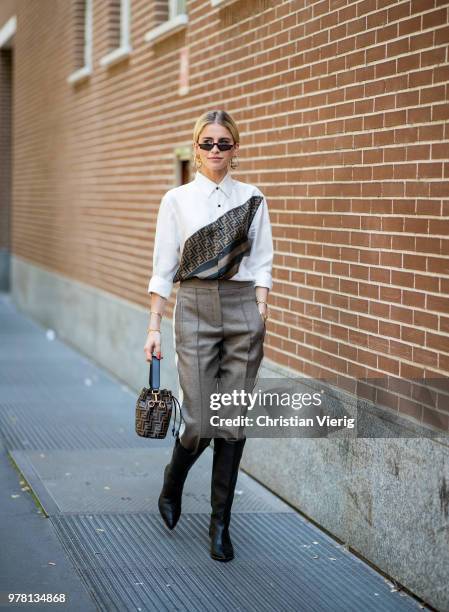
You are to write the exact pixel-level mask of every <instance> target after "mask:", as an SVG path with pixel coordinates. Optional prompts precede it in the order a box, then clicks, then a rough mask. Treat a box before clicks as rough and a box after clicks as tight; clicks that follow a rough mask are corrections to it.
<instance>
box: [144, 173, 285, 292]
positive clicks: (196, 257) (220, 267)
mask: <svg viewBox="0 0 449 612" xmlns="http://www.w3.org/2000/svg"><path fill="white" fill-rule="evenodd" d="M272 265H273V240H272V233H271V224H270V218H269V214H268V206H267V202H266V198H265V196H264V195H263V193H262V192H261V191H260V190H259V189H258V188H257V187H255V186H254V185H250V184H248V183H243V182H241V181H237V180H235V179H233V178H232V177H231V175H230V173H229V172H228V173H227V174H226V176H225V177H224V178H223V179H222V181H221V182H220V183H219V184H217V183H215V182H214V181H212V180H210V179H209V178H207V176H205V175H204V174H203V173H202V172H199V171H197V172H196V173H195V178H194V179H193V180H192V181H190V183H187V184H185V185H180V186H179V187H174V188H172V189H170V190H169V191H167V193H166V194H165V195H164V196H163V198H162V201H161V204H160V207H159V213H158V217H157V223H156V235H155V242H154V252H153V274H152V276H151V279H150V282H149V285H148V293H152V292H154V293H158V294H159V295H161V296H162V297H164V298H168V297H169V296H170V294H171V291H172V288H173V283H175V282H177V281H181V280H185V279H187V278H193V277H197V278H203V279H206V280H207V279H218V278H229V279H232V280H236V281H248V280H252V281H254V286H259V287H268V289H271V288H272V286H273V281H272V276H271V270H272Z"/></svg>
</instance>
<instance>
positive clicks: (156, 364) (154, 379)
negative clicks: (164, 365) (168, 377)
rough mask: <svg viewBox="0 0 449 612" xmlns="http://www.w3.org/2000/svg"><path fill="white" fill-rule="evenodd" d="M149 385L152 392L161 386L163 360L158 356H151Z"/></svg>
mask: <svg viewBox="0 0 449 612" xmlns="http://www.w3.org/2000/svg"><path fill="white" fill-rule="evenodd" d="M148 384H149V385H150V389H151V390H155V389H156V390H157V389H159V387H160V385H161V360H160V359H158V358H157V357H156V355H152V356H151V362H150V374H149V377H148Z"/></svg>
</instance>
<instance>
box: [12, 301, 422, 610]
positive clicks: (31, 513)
mask: <svg viewBox="0 0 449 612" xmlns="http://www.w3.org/2000/svg"><path fill="white" fill-rule="evenodd" d="M145 384H146V381H142V386H143V385H145ZM136 399H137V390H130V389H128V388H127V387H126V386H124V385H122V384H121V383H120V382H118V381H116V380H115V379H113V378H112V377H111V376H110V375H109V374H108V373H107V372H105V371H104V370H102V369H101V368H99V367H98V366H97V365H95V364H94V363H93V362H92V361H90V360H89V359H86V358H85V357H83V356H82V355H80V354H79V353H78V352H76V351H75V350H73V349H72V348H71V347H69V346H68V345H66V344H64V343H62V342H61V341H59V340H58V338H57V337H55V336H54V333H53V332H51V330H46V329H44V328H42V327H41V326H39V325H38V324H36V323H34V322H33V321H31V320H30V319H29V318H27V317H26V316H24V315H23V314H22V313H20V312H18V311H17V310H16V308H15V306H14V305H13V304H12V302H11V299H10V297H9V295H8V294H2V295H1V297H0V486H1V490H2V498H3V502H2V504H1V505H0V515H1V518H2V521H1V525H0V542H1V549H0V555H1V559H0V607H2V606H3V607H5V608H6V609H9V608H10V609H16V607H23V608H25V607H29V606H30V605H33V607H36V608H40V609H48V610H57V609H64V610H74V611H75V610H80V611H81V610H82V611H83V612H89V611H90V610H105V611H108V612H109V611H118V612H122V611H124V610H145V611H146V610H155V611H156V610H157V611H158V612H160V611H162V610H167V611H170V612H171V611H173V610H185V611H189V612H190V611H193V610H195V611H196V610H198V611H209V610H214V611H215V610H216V611H218V610H220V611H221V610H223V611H226V612H227V611H229V610H233V609H234V610H243V611H253V610H254V611H255V610H258V611H270V612H272V611H273V612H274V611H276V612H284V611H285V612H288V611H292V612H293V611H295V612H298V611H303V610H304V611H306V612H309V611H314V612H324V611H326V612H331V611H332V612H336V611H337V612H338V611H340V610H341V611H342V612H343V611H344V612H349V611H357V612H359V611H360V610H363V611H364V612H365V611H366V612H368V611H373V612H374V611H376V612H378V611H379V610H382V612H388V611H392V612H393V611H394V612H401V611H408V610H419V609H422V608H423V607H425V606H423V604H422V603H419V602H418V601H417V600H415V599H414V598H412V597H410V596H409V595H407V594H405V593H404V592H403V591H402V590H401V589H400V588H395V586H394V585H393V584H392V582H390V581H389V580H387V579H386V578H384V577H383V576H382V575H381V574H379V573H377V572H376V571H374V570H373V569H372V568H371V567H370V566H369V565H367V564H366V563H364V562H363V561H361V560H360V559H359V558H358V557H356V556H355V555H353V554H351V553H350V552H349V551H348V550H347V549H346V548H345V547H344V546H341V545H340V544H338V543H337V542H335V541H334V540H333V539H332V538H330V537H329V536H327V535H326V534H325V533H323V532H322V531H321V530H320V529H318V528H317V527H316V526H314V525H313V524H312V523H310V522H308V521H307V520H305V519H304V518H303V517H302V516H301V515H300V514H298V513H297V512H295V511H294V510H293V509H292V508H291V507H289V506H288V505H287V504H285V503H283V502H282V500H280V499H279V498H277V497H276V496H274V495H273V494H271V493H270V492H269V491H268V490H267V489H265V488H264V487H262V486H261V485H260V484H258V483H257V482H255V481H254V480H253V479H252V478H250V477H249V476H248V475H246V474H244V473H243V472H240V474H239V479H238V483H237V488H236V496H235V501H234V506H233V518H232V522H231V534H232V540H233V543H234V548H235V559H234V560H233V561H231V562H229V563H219V562H216V561H213V560H212V559H211V558H210V557H209V550H208V545H209V541H208V534H207V529H208V521H209V512H210V501H209V500H210V474H211V465H212V452H211V450H207V451H206V452H205V453H203V455H202V456H201V457H200V459H199V460H198V462H197V463H196V464H195V466H194V467H193V469H192V471H191V472H190V474H189V477H188V479H187V482H186V485H185V490H184V496H183V514H182V517H181V519H180V521H179V523H178V525H177V527H176V529H174V530H173V531H169V530H168V529H166V528H165V526H164V524H163V521H162V519H161V517H160V516H159V514H158V509H157V498H158V495H159V492H160V488H161V486H162V473H163V467H164V465H165V464H166V463H167V462H168V460H169V458H170V455H171V449H172V445H173V438H172V436H171V430H170V431H169V435H168V436H167V439H166V440H146V439H142V438H139V437H138V436H137V435H136V434H135V431H134V410H135V402H136ZM28 487H29V488H28ZM8 593H27V594H31V593H36V594H44V593H53V594H56V593H58V594H64V595H65V599H66V601H65V603H40V604H21V605H19V604H14V605H11V604H7V603H5V602H7V601H8V600H7V594H8Z"/></svg>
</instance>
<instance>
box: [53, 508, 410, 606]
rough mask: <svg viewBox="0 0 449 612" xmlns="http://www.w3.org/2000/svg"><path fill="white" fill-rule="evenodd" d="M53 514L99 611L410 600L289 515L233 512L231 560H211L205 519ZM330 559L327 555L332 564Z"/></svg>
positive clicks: (199, 516) (373, 603) (382, 603)
mask: <svg viewBox="0 0 449 612" xmlns="http://www.w3.org/2000/svg"><path fill="white" fill-rule="evenodd" d="M184 518H185V520H184V521H183V522H182V523H181V522H180V523H178V525H177V527H176V529H175V530H173V531H171V532H170V531H169V530H167V529H166V528H165V527H164V526H163V524H162V520H161V519H160V517H156V516H154V515H151V514H128V515H121V514H103V515H98V514H97V515H58V516H54V517H52V518H51V520H52V522H53V524H54V526H55V529H56V530H57V532H58V535H59V537H60V539H61V541H62V542H63V544H64V546H65V547H66V550H67V553H68V554H69V555H70V557H71V559H72V562H73V564H74V565H75V567H76V568H77V569H78V571H79V572H80V575H81V576H82V579H83V580H84V582H85V584H86V586H87V587H88V589H89V590H91V591H92V592H93V593H94V595H95V599H96V601H97V603H98V605H99V607H100V609H101V610H105V611H107V612H110V611H112V610H114V611H115V610H117V611H119V612H122V611H123V610H139V609H141V610H145V611H147V610H151V611H152V610H154V611H158V612H160V611H162V610H167V611H170V612H172V611H173V610H185V611H188V612H192V611H193V610H201V611H208V610H217V611H223V612H225V611H226V612H227V611H228V610H230V609H231V610H232V609H235V610H245V611H247V612H248V611H252V610H258V611H260V610H262V611H267V612H268V611H269V612H273V611H278V610H282V612H290V611H291V612H293V611H294V612H297V611H298V610H307V612H338V611H342V612H343V611H344V612H352V611H354V612H360V610H363V611H364V612H378V611H379V610H382V612H389V611H391V612H402V611H404V612H405V611H407V610H417V609H418V604H417V603H416V602H415V601H414V600H413V599H411V598H409V597H407V596H405V595H404V594H401V593H398V592H391V584H390V583H389V582H388V581H386V580H385V579H384V578H383V577H381V576H380V575H379V574H377V573H376V572H375V571H374V570H372V569H371V568H370V567H369V566H367V565H366V564H364V563H363V562H361V561H360V560H359V559H357V558H356V557H354V556H353V555H351V554H349V553H347V552H346V551H344V550H343V549H342V548H339V547H337V546H338V545H336V544H335V543H333V542H332V541H331V540H330V539H329V538H328V537H327V536H325V535H323V534H322V533H321V532H320V531H319V530H318V529H317V528H315V527H314V526H312V525H310V524H308V523H307V522H305V521H304V520H303V519H301V518H300V517H298V515H296V513H285V514H284V513H281V514H277V515H273V514H245V513H242V514H235V515H233V519H232V524H231V533H232V539H233V543H234V548H235V554H236V557H235V559H234V560H233V561H231V562H230V563H226V564H223V563H220V562H216V561H213V560H212V559H210V557H209V551H208V545H209V543H208V536H207V528H208V520H209V515H206V514H195V515H190V516H188V517H184ZM333 559H335V560H333Z"/></svg>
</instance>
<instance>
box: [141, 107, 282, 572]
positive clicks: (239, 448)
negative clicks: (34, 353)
mask: <svg viewBox="0 0 449 612" xmlns="http://www.w3.org/2000/svg"><path fill="white" fill-rule="evenodd" d="M239 140H240V138H239V132H238V129H237V126H236V124H235V123H234V121H233V120H232V118H231V117H230V116H229V114H228V113H226V112H225V111H218V110H214V111H210V112H207V113H205V114H204V115H202V116H201V117H200V118H199V119H198V121H197V122H196V124H195V127H194V132H193V154H194V162H195V165H196V168H197V172H196V174H195V178H194V179H193V180H192V181H191V182H189V183H187V184H185V185H181V186H179V187H174V188H173V189H170V190H169V191H168V192H167V193H166V194H165V195H164V196H163V198H162V201H161V205H160V208H159V213H158V219H157V224H156V235H155V244H154V254H153V275H152V277H151V279H150V282H149V286H148V292H149V293H150V295H151V314H150V325H149V328H148V338H147V341H146V344H145V347H144V351H145V354H146V358H147V361H151V356H152V354H153V352H154V353H155V354H156V355H157V357H158V358H161V333H160V324H161V319H162V316H163V313H164V308H165V304H166V301H167V299H168V298H169V296H170V293H171V291H172V287H173V283H175V282H177V281H179V282H180V287H179V290H178V293H177V296H176V305H175V311H174V320H173V329H174V345H175V361H176V366H177V370H178V375H179V386H180V393H179V396H180V397H179V399H180V402H181V403H182V411H183V417H184V423H183V429H182V431H181V435H180V436H179V437H178V436H177V438H176V440H175V445H174V449H173V454H172V458H171V461H170V463H169V464H168V465H167V466H166V468H165V471H164V484H163V488H162V491H161V494H160V497H159V503H158V506H159V511H160V513H161V515H162V518H163V519H164V522H165V524H166V525H167V526H168V527H169V528H170V529H173V527H174V526H175V525H176V523H177V521H178V519H179V517H180V514H181V496H182V490H183V486H184V482H185V480H186V477H187V474H188V471H189V469H190V468H191V467H192V465H193V464H194V463H195V461H196V460H197V459H198V457H199V456H200V455H201V453H202V452H203V451H204V450H205V448H207V447H208V446H209V443H210V441H211V439H212V438H214V445H213V447H214V455H213V467H212V483H211V506H212V514H211V520H210V526H209V536H210V544H211V548H210V554H211V557H212V558H213V559H216V560H219V561H229V560H231V559H232V558H233V556H234V553H233V547H232V542H231V538H230V535H229V523H230V519H231V506H232V502H233V498H234V489H235V485H236V481H237V474H238V469H239V464H240V459H241V456H242V452H243V447H244V444H245V441H246V437H245V435H244V427H243V426H242V425H241V424H237V425H232V426H227V425H220V426H216V425H215V426H212V425H211V423H210V417H211V408H210V406H211V405H210V398H211V394H213V393H217V392H218V393H224V392H232V389H242V387H243V388H244V389H245V390H246V391H248V392H249V391H251V390H252V388H253V386H254V385H252V386H251V382H249V381H254V380H255V379H256V376H257V372H258V370H259V366H260V363H261V361H262V357H263V341H264V337H265V331H266V329H265V320H266V318H267V297H268V292H269V290H270V289H271V288H272V276H271V270H272V262H273V243H272V234H271V225H270V219H269V214H268V207H267V202H266V199H265V197H264V195H263V194H262V193H261V191H260V190H259V189H257V187H255V186H254V185H250V184H248V183H243V182H241V181H237V180H235V179H233V178H232V177H231V175H230V172H229V168H235V167H236V163H235V159H236V158H235V153H236V152H237V150H238V148H239ZM214 414H215V415H216V414H217V411H214ZM218 414H219V415H220V417H228V416H230V417H234V416H236V415H243V414H244V407H243V408H242V407H240V406H238V405H236V404H233V405H231V406H225V405H223V406H222V407H220V409H219V411H218Z"/></svg>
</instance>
